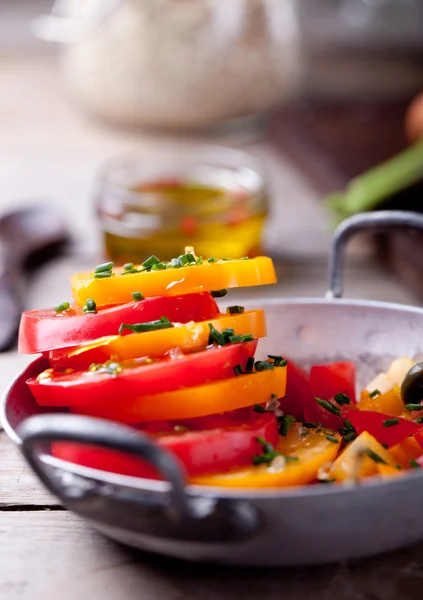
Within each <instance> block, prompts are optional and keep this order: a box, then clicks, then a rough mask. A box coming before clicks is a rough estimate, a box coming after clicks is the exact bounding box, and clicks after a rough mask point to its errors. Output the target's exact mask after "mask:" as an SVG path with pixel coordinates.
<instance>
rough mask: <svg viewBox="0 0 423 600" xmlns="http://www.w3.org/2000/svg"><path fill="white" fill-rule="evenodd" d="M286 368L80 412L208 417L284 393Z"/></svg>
mask: <svg viewBox="0 0 423 600" xmlns="http://www.w3.org/2000/svg"><path fill="white" fill-rule="evenodd" d="M285 387H286V367H275V368H274V369H273V370H272V371H261V372H259V373H252V374H249V375H239V376H238V377H230V378H228V379H223V380H221V381H215V382H212V383H207V384H204V385H199V386H196V387H192V388H185V389H181V390H174V391H173V392H166V393H163V394H154V395H150V396H141V397H139V398H134V399H130V400H122V401H119V398H117V399H116V402H114V403H113V404H112V403H109V404H108V405H107V406H105V405H104V404H103V405H101V406H99V405H98V404H97V405H96V406H95V407H83V408H79V407H78V409H77V410H76V409H75V410H74V411H73V412H77V413H78V414H84V415H92V416H98V417H102V418H105V419H112V420H116V421H119V422H121V423H141V422H144V421H164V420H173V419H190V418H193V417H205V416H207V415H214V414H218V413H223V412H228V411H231V410H235V409H237V408H244V407H246V406H252V405H254V404H262V403H264V402H267V401H268V400H269V399H270V397H271V395H272V394H276V395H277V396H278V397H282V396H284V395H285Z"/></svg>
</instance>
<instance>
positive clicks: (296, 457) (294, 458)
mask: <svg viewBox="0 0 423 600" xmlns="http://www.w3.org/2000/svg"><path fill="white" fill-rule="evenodd" d="M284 458H285V460H286V462H296V461H297V460H300V459H299V458H298V456H286V454H285V456H284Z"/></svg>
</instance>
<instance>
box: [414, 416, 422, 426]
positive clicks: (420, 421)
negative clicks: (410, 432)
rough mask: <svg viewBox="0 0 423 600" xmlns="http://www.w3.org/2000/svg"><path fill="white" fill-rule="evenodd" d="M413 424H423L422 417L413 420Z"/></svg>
mask: <svg viewBox="0 0 423 600" xmlns="http://www.w3.org/2000/svg"><path fill="white" fill-rule="evenodd" d="M414 423H418V424H419V425H420V424H421V423H423V416H422V417H417V419H414Z"/></svg>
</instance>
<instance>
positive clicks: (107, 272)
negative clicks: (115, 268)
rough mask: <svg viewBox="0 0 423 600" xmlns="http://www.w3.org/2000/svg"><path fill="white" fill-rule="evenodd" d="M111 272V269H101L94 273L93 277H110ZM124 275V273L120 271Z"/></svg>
mask: <svg viewBox="0 0 423 600" xmlns="http://www.w3.org/2000/svg"><path fill="white" fill-rule="evenodd" d="M112 275H113V273H112V272H111V271H101V272H100V273H94V279H107V278H108V277H111V276H112ZM122 275H124V273H122Z"/></svg>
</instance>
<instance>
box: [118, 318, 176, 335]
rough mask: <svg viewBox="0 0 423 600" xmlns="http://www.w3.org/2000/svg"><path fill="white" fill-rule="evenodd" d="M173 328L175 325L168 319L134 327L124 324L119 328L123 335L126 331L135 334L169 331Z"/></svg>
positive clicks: (136, 324)
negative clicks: (160, 330)
mask: <svg viewBox="0 0 423 600" xmlns="http://www.w3.org/2000/svg"><path fill="white" fill-rule="evenodd" d="M173 326H174V325H173V323H171V321H169V319H168V318H167V317H161V318H160V319H158V320H157V321H147V322H146V323H134V324H133V325H132V324H130V323H122V324H121V326H120V327H119V334H122V332H123V331H124V330H125V329H128V330H129V331H132V332H133V333H144V332H145V331H155V330H156V329H169V328H170V327H173Z"/></svg>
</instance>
